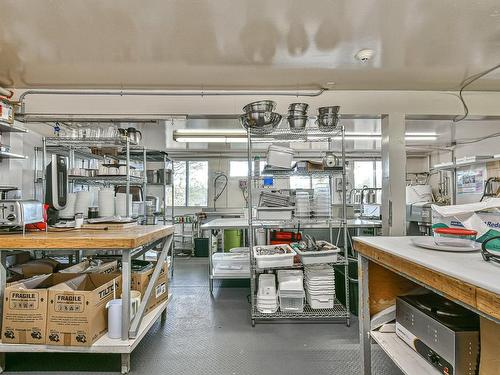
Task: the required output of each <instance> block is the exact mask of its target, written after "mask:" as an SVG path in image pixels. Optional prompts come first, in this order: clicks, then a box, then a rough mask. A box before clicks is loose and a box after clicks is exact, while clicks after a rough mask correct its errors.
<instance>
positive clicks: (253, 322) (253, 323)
mask: <svg viewBox="0 0 500 375" xmlns="http://www.w3.org/2000/svg"><path fill="white" fill-rule="evenodd" d="M252 327H255V319H252Z"/></svg>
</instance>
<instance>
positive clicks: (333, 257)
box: [295, 248, 340, 265]
mask: <svg viewBox="0 0 500 375" xmlns="http://www.w3.org/2000/svg"><path fill="white" fill-rule="evenodd" d="M295 251H296V252H297V254H299V255H300V260H301V262H302V264H303V265H309V264H323V263H336V262H337V260H338V254H339V253H340V249H339V248H337V249H334V250H321V251H300V249H297V248H295Z"/></svg>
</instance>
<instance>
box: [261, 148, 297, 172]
mask: <svg viewBox="0 0 500 375" xmlns="http://www.w3.org/2000/svg"><path fill="white" fill-rule="evenodd" d="M293 155H294V151H293V149H291V148H288V147H281V146H276V145H270V146H269V148H268V149H267V165H269V166H270V167H275V168H291V167H292V161H293Z"/></svg>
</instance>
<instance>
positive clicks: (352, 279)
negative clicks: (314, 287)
mask: <svg viewBox="0 0 500 375" xmlns="http://www.w3.org/2000/svg"><path fill="white" fill-rule="evenodd" d="M333 268H334V269H335V296H336V298H337V299H338V301H339V302H340V303H341V304H342V305H344V306H345V305H346V295H345V266H344V265H336V266H334V267H333ZM348 280H349V310H350V312H351V314H354V315H356V316H358V262H357V260H356V259H351V258H349V277H348Z"/></svg>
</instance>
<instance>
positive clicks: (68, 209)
mask: <svg viewBox="0 0 500 375" xmlns="http://www.w3.org/2000/svg"><path fill="white" fill-rule="evenodd" d="M75 205H76V194H75V193H69V194H68V197H67V199H66V206H65V207H64V208H63V209H62V210H60V211H59V217H60V218H61V219H71V220H73V219H74V218H75Z"/></svg>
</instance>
